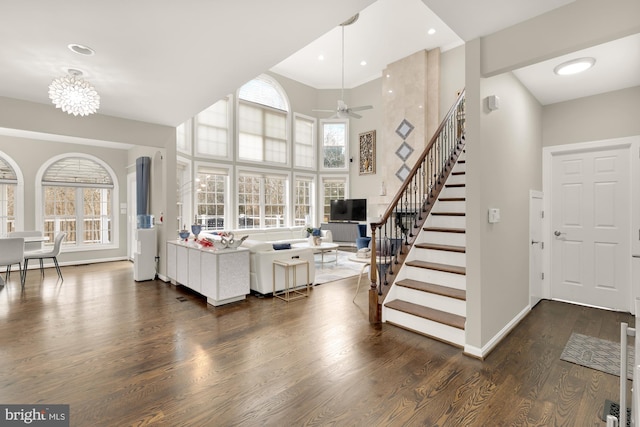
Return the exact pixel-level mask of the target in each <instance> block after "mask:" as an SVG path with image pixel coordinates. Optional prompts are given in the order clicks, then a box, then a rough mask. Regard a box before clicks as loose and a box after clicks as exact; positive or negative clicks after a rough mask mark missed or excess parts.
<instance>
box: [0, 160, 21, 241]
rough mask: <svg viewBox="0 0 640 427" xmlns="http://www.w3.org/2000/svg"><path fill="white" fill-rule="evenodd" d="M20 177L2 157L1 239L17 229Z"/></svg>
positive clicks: (0, 183) (0, 164)
mask: <svg viewBox="0 0 640 427" xmlns="http://www.w3.org/2000/svg"><path fill="white" fill-rule="evenodd" d="M17 187H18V176H17V175H16V172H15V171H14V170H13V168H12V167H11V165H9V163H8V162H7V161H6V160H4V159H3V158H2V157H0V237H4V236H6V235H7V234H8V233H10V232H12V231H15V229H16V225H15V223H16V189H17Z"/></svg>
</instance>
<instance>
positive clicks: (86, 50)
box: [67, 43, 96, 56]
mask: <svg viewBox="0 0 640 427" xmlns="http://www.w3.org/2000/svg"><path fill="white" fill-rule="evenodd" d="M67 47H68V48H69V49H70V50H71V51H72V52H75V53H77V54H78V55H85V56H91V55H95V53H96V51H95V50H93V49H91V48H90V47H88V46H83V45H81V44H76V43H71V44H70V45H68V46H67Z"/></svg>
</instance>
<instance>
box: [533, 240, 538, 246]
mask: <svg viewBox="0 0 640 427" xmlns="http://www.w3.org/2000/svg"><path fill="white" fill-rule="evenodd" d="M536 243H540V242H538V241H537V240H532V241H531V244H532V245H535V244H536Z"/></svg>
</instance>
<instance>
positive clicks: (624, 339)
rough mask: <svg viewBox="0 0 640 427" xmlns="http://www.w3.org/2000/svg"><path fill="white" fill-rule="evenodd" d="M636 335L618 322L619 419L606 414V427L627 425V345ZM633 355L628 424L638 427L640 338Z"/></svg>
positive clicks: (639, 315)
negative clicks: (629, 418)
mask: <svg viewBox="0 0 640 427" xmlns="http://www.w3.org/2000/svg"><path fill="white" fill-rule="evenodd" d="M635 304H636V307H635V308H636V324H637V319H638V318H640V311H639V310H640V299H636V301H635ZM635 336H636V329H635V328H630V327H629V325H628V324H627V323H624V322H623V323H621V324H620V419H617V418H616V417H614V416H613V415H607V427H618V426H622V427H625V426H626V425H627V374H628V372H627V361H628V360H627V345H628V342H629V339H628V338H629V337H635ZM634 350H635V355H634V359H635V360H634V361H633V380H632V382H631V420H630V425H632V426H636V427H640V414H638V412H639V411H640V409H639V408H640V392H638V390H639V389H638V387H640V363H639V362H640V360H638V357H639V356H638V355H640V340H638V339H636V340H635V347H634Z"/></svg>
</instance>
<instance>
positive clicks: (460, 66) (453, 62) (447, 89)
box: [440, 45, 465, 121]
mask: <svg viewBox="0 0 640 427" xmlns="http://www.w3.org/2000/svg"><path fill="white" fill-rule="evenodd" d="M464 54H465V47H464V45H462V46H458V47H456V48H455V49H451V50H448V51H446V52H442V53H441V54H440V121H442V119H444V116H445V115H446V114H447V112H449V109H450V108H451V106H452V105H453V103H454V102H455V101H456V99H457V98H458V97H457V94H458V92H459V91H461V90H462V89H464V87H465V76H464V73H465V65H464Z"/></svg>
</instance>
